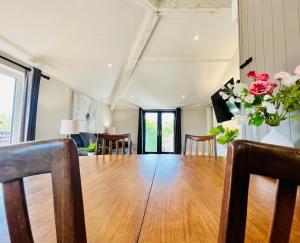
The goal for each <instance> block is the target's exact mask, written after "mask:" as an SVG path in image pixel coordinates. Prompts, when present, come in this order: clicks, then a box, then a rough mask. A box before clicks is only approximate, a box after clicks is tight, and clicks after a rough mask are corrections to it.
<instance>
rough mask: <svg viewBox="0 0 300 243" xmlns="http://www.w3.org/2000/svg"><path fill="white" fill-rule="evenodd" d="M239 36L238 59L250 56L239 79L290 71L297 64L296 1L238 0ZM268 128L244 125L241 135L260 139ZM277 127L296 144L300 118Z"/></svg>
mask: <svg viewBox="0 0 300 243" xmlns="http://www.w3.org/2000/svg"><path fill="white" fill-rule="evenodd" d="M239 38H240V62H241V63H244V61H245V60H246V59H248V58H249V57H253V58H254V62H253V63H252V64H251V65H249V66H248V67H247V68H245V69H244V70H242V71H241V80H242V81H243V82H245V83H249V80H248V79H247V76H246V74H247V72H248V71H250V70H256V71H258V72H268V73H270V74H271V76H273V74H274V73H276V72H278V71H286V70H287V71H288V72H291V73H293V71H294V70H295V67H296V66H297V65H299V64H300V0H239ZM298 113H300V112H298ZM268 130H269V128H268V127H267V126H262V127H260V128H258V129H257V128H253V127H249V126H246V125H245V128H244V129H243V138H245V139H250V140H260V139H261V138H262V137H263V136H264V135H265V134H266V133H267V132H268ZM280 130H281V132H282V133H283V134H285V135H286V136H287V137H288V138H290V139H291V140H292V142H293V143H294V144H295V145H296V146H300V121H294V120H291V119H289V120H287V121H285V122H283V123H282V125H281V126H280Z"/></svg>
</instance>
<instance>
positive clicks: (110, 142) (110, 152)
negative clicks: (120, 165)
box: [108, 140, 112, 155]
mask: <svg viewBox="0 0 300 243" xmlns="http://www.w3.org/2000/svg"><path fill="white" fill-rule="evenodd" d="M108 144H109V155H112V141H111V140H109V142H108Z"/></svg>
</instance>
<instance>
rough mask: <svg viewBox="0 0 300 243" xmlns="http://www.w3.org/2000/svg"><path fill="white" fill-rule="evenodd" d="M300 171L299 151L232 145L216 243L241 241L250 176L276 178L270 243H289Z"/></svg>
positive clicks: (245, 143)
mask: <svg viewBox="0 0 300 243" xmlns="http://www.w3.org/2000/svg"><path fill="white" fill-rule="evenodd" d="M299 171H300V149H296V148H286V147H281V146H274V145H267V144H262V143H257V142H250V141H242V140H240V141H235V142H233V143H231V144H230V145H229V150H228V153H227V162H226V173H225V186H224V194H223V202H222V211H221V220H220V229H219V240H218V242H219V243H237V242H239V243H240V242H244V238H245V227H246V216H247V201H248V189H249V179H250V174H255V175H262V176H267V177H272V178H275V179H278V188H277V194H276V202H275V209H274V213H273V219H272V225H271V230H270V233H269V242H279V243H280V242H282V243H283V242H289V237H290V232H291V226H292V221H293V214H294V208H295V201H296V194H297V185H299V184H300V173H299Z"/></svg>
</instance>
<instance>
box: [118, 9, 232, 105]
mask: <svg viewBox="0 0 300 243" xmlns="http://www.w3.org/2000/svg"><path fill="white" fill-rule="evenodd" d="M237 28H238V27H237V23H235V24H234V23H232V21H231V14H230V11H219V12H216V13H214V14H212V13H209V12H202V13H184V14H183V13H176V14H171V15H167V16H163V17H162V18H161V20H160V22H159V24H158V26H157V29H156V31H155V32H154V34H153V36H152V39H151V41H150V43H149V45H148V47H147V49H146V50H145V53H144V55H143V57H142V59H141V60H140V63H139V65H138V67H137V69H136V71H135V73H134V74H133V77H132V80H131V81H130V82H129V85H128V87H127V89H126V91H125V92H124V93H123V96H122V98H123V100H125V101H126V102H130V103H133V104H136V105H137V106H142V107H149V108H154V107H174V106H179V105H198V104H207V103H208V102H209V97H210V96H211V94H212V92H214V91H215V90H216V88H217V87H219V85H220V81H221V80H220V79H221V78H222V76H223V74H224V72H225V70H226V68H227V66H228V64H229V63H230V62H231V59H232V57H233V56H234V54H235V51H236V50H237V47H238V32H237V31H238V29H237ZM196 35H199V41H197V42H196V41H194V36H196ZM237 68H238V67H237ZM225 81H226V80H224V82H225ZM132 96H134V98H132ZM182 96H185V97H186V98H185V99H183V98H182Z"/></svg>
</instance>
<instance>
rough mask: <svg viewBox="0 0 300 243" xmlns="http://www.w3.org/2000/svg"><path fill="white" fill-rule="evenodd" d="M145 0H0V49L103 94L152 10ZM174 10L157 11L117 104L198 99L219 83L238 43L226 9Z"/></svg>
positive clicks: (108, 94)
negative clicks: (154, 20) (197, 37)
mask: <svg viewBox="0 0 300 243" xmlns="http://www.w3.org/2000/svg"><path fill="white" fill-rule="evenodd" d="M145 1H146V0H77V1H74V0H65V1H61V0H47V1H40V0H27V1H18V0H10V1H5V0H2V2H1V9H2V11H1V14H0V22H1V23H5V24H1V27H0V51H2V52H4V53H6V54H8V55H10V56H13V57H15V58H16V59H18V60H20V61H23V62H25V63H29V64H34V65H37V66H39V67H41V68H42V69H43V71H44V72H45V73H48V74H49V75H51V76H54V77H57V78H58V79H60V80H62V81H64V82H66V83H68V84H70V85H71V86H72V87H74V88H77V89H79V90H81V91H82V92H85V93H86V94H88V95H90V96H92V97H94V98H96V99H98V100H102V101H105V102H109V101H110V100H111V97H112V95H113V94H114V92H115V91H116V89H118V85H117V84H118V82H119V78H120V76H122V72H123V71H124V67H126V65H127V62H128V60H129V57H130V56H132V50H134V46H135V45H136V44H137V43H139V39H138V38H139V35H140V31H141V29H143V24H144V23H145V19H146V17H147V16H148V15H149V14H150V13H151V11H153V10H151V8H149V5H148V4H142V2H145ZM197 1H198V2H201V1H202V0H201V1H200V0H197ZM202 2H203V3H206V2H208V1H204V0H203V1H202ZM209 2H210V4H213V3H214V2H215V3H216V4H217V5H218V6H219V5H220V4H221V3H222V4H223V3H226V4H228V2H229V1H228V0H215V1H209ZM3 10H4V11H3ZM177 10H178V9H177ZM177 10H176V11H172V12H170V13H168V14H167V13H166V14H163V15H162V16H161V17H160V20H159V22H158V24H157V27H156V28H155V29H154V31H153V34H152V37H151V39H150V40H149V41H148V42H146V43H147V46H146V49H145V50H144V52H143V54H142V56H141V58H140V61H139V63H138V65H136V68H135V69H134V71H133V74H132V76H131V78H130V79H128V80H125V81H126V82H124V86H122V90H121V92H120V94H121V95H120V98H121V99H118V104H119V107H122V105H123V104H131V105H135V106H142V107H147V108H156V107H159V108H163V107H175V106H178V105H193V104H205V103H207V102H208V97H209V96H210V94H211V92H213V91H214V90H215V89H216V87H217V86H218V85H219V82H220V79H221V77H222V75H223V73H224V71H225V70H226V67H227V66H228V64H229V62H230V59H231V58H232V57H233V55H234V53H235V51H236V50H237V48H238V30H237V24H236V23H232V21H231V11H230V9H225V10H224V9H213V10H212V9H204V10H202V9H197V10H195V11H184V12H182V11H177ZM8 20H9V21H8ZM195 35H199V41H198V42H195V41H194V40H193V38H194V36H195ZM108 63H111V64H112V65H113V66H112V68H108V67H107V64H108ZM183 95H184V96H186V99H183V98H182V96H183ZM131 96H134V98H131Z"/></svg>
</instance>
